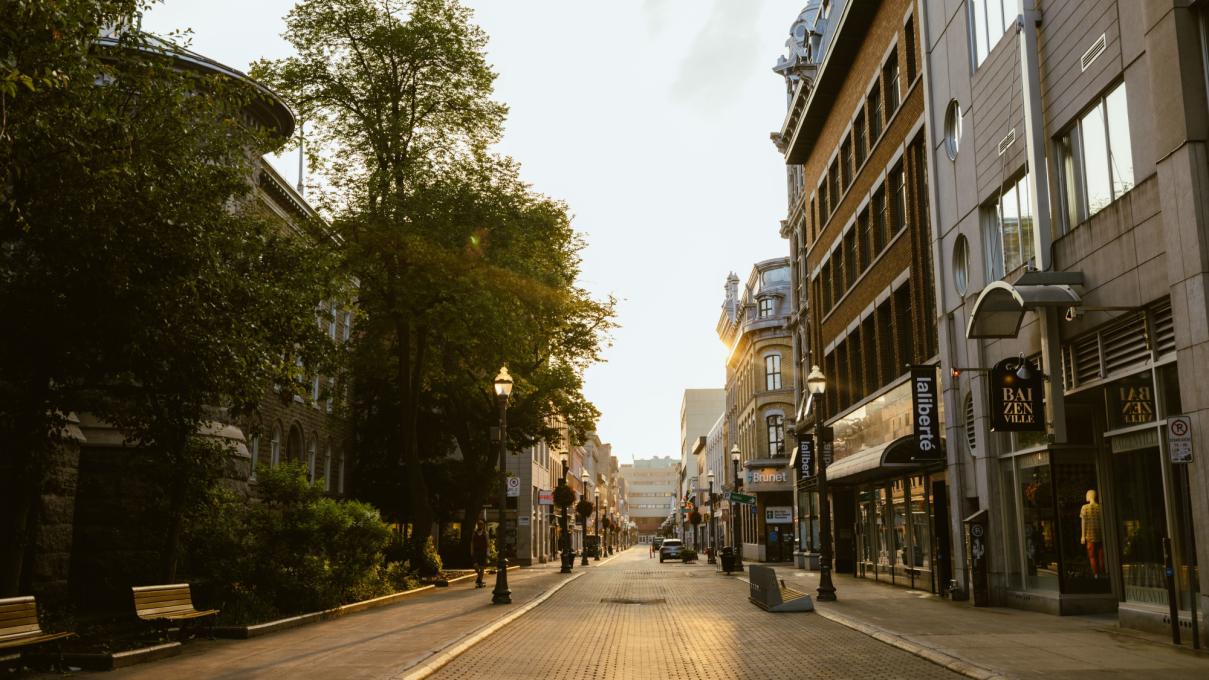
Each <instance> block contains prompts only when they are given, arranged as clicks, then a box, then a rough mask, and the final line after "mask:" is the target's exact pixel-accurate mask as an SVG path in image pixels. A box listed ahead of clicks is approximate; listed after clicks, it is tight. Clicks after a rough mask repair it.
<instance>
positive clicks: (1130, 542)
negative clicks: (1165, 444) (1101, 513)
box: [1089, 430, 1167, 606]
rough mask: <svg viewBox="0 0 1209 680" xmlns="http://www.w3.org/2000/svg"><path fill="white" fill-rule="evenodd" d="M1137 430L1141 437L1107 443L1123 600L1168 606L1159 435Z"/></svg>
mask: <svg viewBox="0 0 1209 680" xmlns="http://www.w3.org/2000/svg"><path fill="white" fill-rule="evenodd" d="M1137 434H1138V435H1142V436H1137V435H1135V436H1128V435H1127V436H1124V437H1114V438H1113V439H1112V442H1111V443H1112V452H1113V457H1112V458H1113V460H1112V468H1113V478H1114V481H1115V482H1116V486H1115V487H1114V494H1113V499H1114V500H1113V502H1114V505H1115V510H1116V516H1117V540H1118V542H1119V543H1120V546H1121V547H1120V550H1121V580H1122V583H1123V585H1124V591H1125V599H1126V600H1127V601H1130V602H1149V603H1151V604H1159V605H1164V606H1166V605H1167V590H1166V587H1165V584H1164V581H1163V543H1162V539H1163V536H1165V535H1166V534H1167V518H1166V515H1165V510H1164V506H1163V470H1162V468H1161V464H1160V458H1159V448H1158V434H1157V432H1156V431H1155V430H1146V431H1144V432H1140V433H1137ZM1089 551H1090V549H1089Z"/></svg>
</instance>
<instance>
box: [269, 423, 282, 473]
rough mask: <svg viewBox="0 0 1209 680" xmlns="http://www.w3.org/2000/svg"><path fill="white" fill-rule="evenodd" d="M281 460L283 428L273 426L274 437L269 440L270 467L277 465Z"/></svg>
mask: <svg viewBox="0 0 1209 680" xmlns="http://www.w3.org/2000/svg"><path fill="white" fill-rule="evenodd" d="M280 462H281V428H280V427H274V428H273V438H272V439H271V440H270V441H269V467H277V464H278V463H280Z"/></svg>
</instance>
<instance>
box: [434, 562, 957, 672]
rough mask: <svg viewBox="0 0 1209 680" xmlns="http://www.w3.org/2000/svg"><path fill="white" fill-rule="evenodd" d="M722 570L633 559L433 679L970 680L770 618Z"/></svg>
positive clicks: (813, 621)
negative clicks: (755, 679)
mask: <svg viewBox="0 0 1209 680" xmlns="http://www.w3.org/2000/svg"><path fill="white" fill-rule="evenodd" d="M715 569H716V567H714V566H712V565H704V564H701V565H683V564H680V563H674V562H673V563H666V564H659V562H658V561H657V560H652V559H648V558H647V554H646V552H644V551H639V550H630V551H628V552H627V553H624V554H622V555H621V556H620V557H619V558H618V559H615V560H613V561H612V562H611V563H610V564H607V565H604V566H602V567H601V568H600V569H599V570H594V571H592V572H590V573H588V574H585V575H584V577H583V578H580V579H578V580H577V581H575V582H573V583H571V584H569V585H567V587H565V588H563V589H562V590H561V591H559V592H558V593H557V594H555V595H554V596H553V597H552V598H550V599H549V600H548V601H546V602H545V603H543V604H541V605H539V606H538V607H537V608H536V609H534V610H533V611H531V612H529V613H528V614H526V615H525V616H523V617H521V618H520V619H517V620H516V621H514V622H512V623H511V624H509V625H508V626H506V627H505V628H503V629H502V630H500V631H499V632H497V633H495V634H494V635H492V636H490V637H488V638H487V639H486V640H484V641H482V642H480V643H479V644H478V645H476V646H474V647H472V648H471V649H469V650H468V651H467V652H466V653H464V654H462V655H461V656H459V657H457V658H456V659H454V660H453V661H452V662H451V663H450V664H448V665H447V666H445V667H444V668H442V669H440V670H439V671H437V672H436V673H435V674H434V675H433V676H431V677H433V678H442V679H453V678H488V677H489V678H492V679H493V680H508V679H511V678H516V679H517V680H520V679H523V680H533V679H534V678H541V679H542V680H548V679H554V678H567V679H570V678H575V679H602V680H603V679H605V678H619V679H625V680H639V679H642V678H652V679H659V680H664V679H676V678H683V679H685V680H690V679H691V680H697V679H702V680H709V679H713V678H727V679H728V680H729V679H733V678H769V679H773V678H795V679H797V678H860V679H862V680H870V679H872V678H958V677H962V676H959V675H957V674H955V673H952V672H950V671H948V670H945V669H944V668H941V667H940V666H937V665H934V664H932V663H930V662H928V661H925V660H923V659H920V658H918V657H915V656H913V655H911V654H908V653H907V652H904V651H901V650H898V649H895V648H893V647H890V646H889V645H885V644H883V643H881V642H878V641H876V640H874V639H872V638H870V637H868V636H866V635H863V634H861V633H858V632H856V631H853V630H851V629H849V628H846V627H844V626H842V625H840V624H837V623H833V622H832V621H828V620H827V619H824V618H823V617H821V616H818V615H817V614H811V613H792V614H791V613H785V614H769V613H767V612H764V611H763V610H761V609H759V608H757V607H756V606H755V605H753V604H751V603H749V602H748V601H747V593H748V586H747V584H746V583H744V582H742V581H739V580H738V579H736V578H734V577H727V576H723V575H720V574H718V573H717V572H716V571H715Z"/></svg>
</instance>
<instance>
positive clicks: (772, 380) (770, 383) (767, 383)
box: [764, 354, 781, 390]
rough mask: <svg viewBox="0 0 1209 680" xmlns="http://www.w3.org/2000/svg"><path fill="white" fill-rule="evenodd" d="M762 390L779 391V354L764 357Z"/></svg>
mask: <svg viewBox="0 0 1209 680" xmlns="http://www.w3.org/2000/svg"><path fill="white" fill-rule="evenodd" d="M764 388H765V389H768V390H779V389H781V355H780V354H771V355H769V356H766V357H764Z"/></svg>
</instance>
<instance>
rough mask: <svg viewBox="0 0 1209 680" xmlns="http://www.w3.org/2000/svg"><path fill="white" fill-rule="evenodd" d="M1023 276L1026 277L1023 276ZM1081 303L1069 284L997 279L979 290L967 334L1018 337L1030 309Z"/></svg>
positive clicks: (1081, 299)
mask: <svg viewBox="0 0 1209 680" xmlns="http://www.w3.org/2000/svg"><path fill="white" fill-rule="evenodd" d="M1080 278H1081V275H1080ZM1022 280H1025V279H1023V277H1022ZM1081 304H1083V298H1082V297H1080V296H1079V294H1078V293H1076V292H1075V291H1074V290H1073V289H1072V288H1071V287H1070V286H1069V285H1060V284H1041V285H1026V284H1022V283H1021V282H1020V281H1017V282H1016V283H1015V284H1011V283H1008V282H1006V281H994V282H992V283H990V284H988V285H987V287H986V288H983V289H982V292H981V293H979V294H978V300H976V301H975V302H974V311H973V312H972V313H971V314H970V322H969V323H968V324H967V325H966V337H967V338H969V339H974V338H1014V337H1016V335H1017V334H1018V333H1019V332H1020V322H1021V321H1023V320H1024V313H1025V312H1026V311H1028V310H1030V309H1040V308H1044V307H1063V308H1065V307H1077V306H1079V305H1081Z"/></svg>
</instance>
